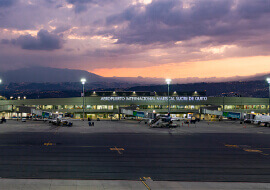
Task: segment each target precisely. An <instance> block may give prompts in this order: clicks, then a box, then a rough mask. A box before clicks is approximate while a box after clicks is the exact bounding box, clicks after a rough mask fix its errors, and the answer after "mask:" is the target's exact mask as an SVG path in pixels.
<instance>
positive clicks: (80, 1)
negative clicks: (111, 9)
mask: <svg viewBox="0 0 270 190" xmlns="http://www.w3.org/2000/svg"><path fill="white" fill-rule="evenodd" d="M115 1H116V0H66V2H67V3H69V4H72V5H74V11H75V13H81V12H85V11H87V5H88V4H93V5H100V6H104V5H106V4H109V3H114V2H115Z"/></svg>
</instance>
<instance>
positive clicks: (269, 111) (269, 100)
mask: <svg viewBox="0 0 270 190" xmlns="http://www.w3.org/2000/svg"><path fill="white" fill-rule="evenodd" d="M266 81H267V82H268V84H269V95H268V106H269V107H268V115H269V116H270V77H269V78H267V79H266Z"/></svg>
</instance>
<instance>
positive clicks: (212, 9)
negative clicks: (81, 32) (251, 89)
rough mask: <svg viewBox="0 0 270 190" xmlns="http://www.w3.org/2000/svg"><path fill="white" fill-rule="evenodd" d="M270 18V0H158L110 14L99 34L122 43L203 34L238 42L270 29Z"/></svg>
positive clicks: (213, 39)
mask: <svg viewBox="0 0 270 190" xmlns="http://www.w3.org/2000/svg"><path fill="white" fill-rule="evenodd" d="M269 17H270V4H269V0H258V1H253V0H248V2H247V1H246V0H239V1H234V0H203V1H202V0H201V1H200V0H198V1H184V0H183V1H178V0H156V1H153V2H152V3H151V4H148V5H144V4H135V5H132V6H129V7H128V8H127V9H125V10H124V11H123V12H121V13H119V14H114V15H111V16H109V17H107V18H106V29H105V30H104V31H99V34H102V33H103V34H104V35H112V36H113V37H114V38H116V39H118V41H117V43H123V44H134V43H135V44H142V45H146V44H155V43H159V44H160V43H162V44H165V43H172V42H177V41H185V40H190V39H192V38H195V37H202V36H211V40H210V41H208V42H209V43H212V42H214V43H235V42H237V41H238V42H240V41H241V40H242V39H245V38H248V37H249V36H250V35H252V36H254V34H255V33H267V31H268V32H269V26H270V19H269ZM114 25H117V26H118V27H117V28H113V26H114ZM109 27H111V28H109Z"/></svg>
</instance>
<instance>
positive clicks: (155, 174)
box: [0, 120, 270, 190]
mask: <svg viewBox="0 0 270 190" xmlns="http://www.w3.org/2000/svg"><path fill="white" fill-rule="evenodd" d="M73 122H74V126H73V127H57V126H53V125H51V124H49V123H44V122H41V121H27V122H25V123H23V122H21V121H10V120H8V121H7V123H4V124H0V177H1V179H0V189H28V190H31V189H38V190H42V189H50V190H51V189H67V190H68V189H78V190H79V189H120V190H121V189H180V190H181V189H191V190H193V189H194V190H195V189H221V190H225V189H236V190H237V189H239V190H240V189H270V163H269V160H270V159H269V158H270V157H269V154H270V142H269V137H270V128H267V127H261V126H256V125H253V124H240V123H239V121H222V122H209V121H202V122H199V123H197V124H189V125H188V124H184V123H183V122H182V121H180V122H178V124H179V125H180V127H178V128H173V129H168V128H150V127H149V126H148V125H146V124H144V122H140V123H139V121H94V122H95V126H92V127H90V126H88V122H87V121H76V120H74V121H73ZM182 123H183V124H182Z"/></svg>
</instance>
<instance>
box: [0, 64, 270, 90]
mask: <svg viewBox="0 0 270 190" xmlns="http://www.w3.org/2000/svg"><path fill="white" fill-rule="evenodd" d="M267 76H270V73H269V74H267V73H260V74H255V75H251V76H234V77H227V78H226V77H219V78H217V77H209V78H199V77H188V78H177V79H173V83H174V84H186V83H200V82H230V81H254V80H265V79H266V78H267ZM0 78H1V79H2V81H3V83H5V84H9V83H22V82H23V83H25V82H26V83H27V82H28V83H46V82H49V83H62V82H80V79H81V78H86V80H87V83H93V84H94V83H107V84H108V83H119V84H126V85H127V86H130V85H131V84H132V86H134V85H147V84H163V83H164V78H150V77H102V76H99V75H96V74H94V73H91V72H88V71H84V70H75V69H60V68H51V67H29V68H23V69H18V70H9V71H6V72H2V73H0Z"/></svg>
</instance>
